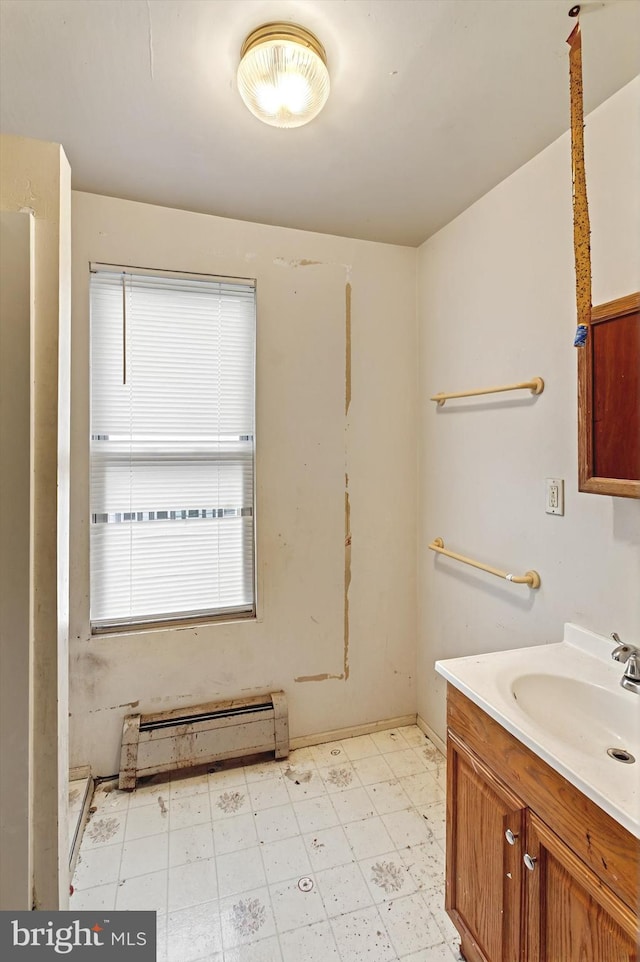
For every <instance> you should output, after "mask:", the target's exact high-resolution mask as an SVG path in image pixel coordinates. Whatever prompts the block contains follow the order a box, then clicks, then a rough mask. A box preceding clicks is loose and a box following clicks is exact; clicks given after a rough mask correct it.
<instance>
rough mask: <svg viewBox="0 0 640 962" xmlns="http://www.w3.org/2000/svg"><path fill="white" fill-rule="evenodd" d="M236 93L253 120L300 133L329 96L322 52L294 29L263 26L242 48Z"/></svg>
mask: <svg viewBox="0 0 640 962" xmlns="http://www.w3.org/2000/svg"><path fill="white" fill-rule="evenodd" d="M238 90H239V91H240V96H241V97H242V99H243V100H244V102H245V104H246V105H247V107H248V108H249V110H250V111H251V113H252V114H254V115H255V116H256V117H258V118H259V119H260V120H262V121H264V123H265V124H270V125H271V126H272V127H301V126H302V125H303V124H307V123H309V121H310V120H313V118H314V117H317V115H318V114H319V113H320V111H321V110H322V108H323V107H324V105H325V103H326V101H327V97H328V96H329V71H328V70H327V55H326V53H325V51H324V47H323V46H322V44H321V43H320V41H319V40H318V39H317V37H314V35H313V34H312V33H310V32H309V31H308V30H305V29H304V27H299V26H297V25H296V24H293V23H265V24H264V25H263V26H262V27H258V29H257V30H254V31H253V33H251V34H249V36H248V37H247V39H246V40H245V42H244V43H243V45H242V51H241V53H240V65H239V67H238Z"/></svg>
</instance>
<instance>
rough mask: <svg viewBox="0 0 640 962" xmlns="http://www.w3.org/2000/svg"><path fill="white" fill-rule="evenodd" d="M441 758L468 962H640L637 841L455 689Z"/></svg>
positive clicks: (450, 865)
mask: <svg viewBox="0 0 640 962" xmlns="http://www.w3.org/2000/svg"><path fill="white" fill-rule="evenodd" d="M447 752H448V772H447V780H448V783H447V869H446V901H445V907H446V909H447V912H448V913H449V916H450V917H451V920H452V921H453V923H454V925H455V926H456V928H457V929H458V932H459V933H460V937H461V949H462V953H463V955H464V957H465V958H466V959H467V962H637V960H638V917H637V911H638V898H639V890H638V888H639V870H640V859H639V843H638V840H637V839H635V838H634V837H633V836H632V835H631V833H629V832H628V831H627V830H626V829H625V828H624V827H623V826H621V825H620V824H619V823H618V822H616V821H615V819H613V818H611V817H610V816H609V815H607V814H606V813H605V812H603V811H602V809H600V808H599V807H598V806H597V805H596V804H595V803H594V802H592V801H591V800H590V799H588V798H586V796H584V795H583V794H582V793H581V792H580V791H579V790H578V789H576V788H575V787H574V786H573V785H571V784H570V783H569V782H567V781H566V780H565V779H564V778H563V777H562V776H561V775H559V774H558V773H557V772H556V771H555V770H553V769H552V768H551V767H550V766H548V765H547V764H546V763H545V762H543V761H542V759H540V758H538V756H536V755H535V754H534V753H533V752H531V751H530V750H529V749H528V748H527V747H526V746H525V745H523V744H522V743H521V742H519V741H518V740H517V739H516V738H514V737H513V736H512V735H511V734H510V733H509V732H507V731H506V730H505V729H504V728H502V726H500V725H499V724H498V723H497V722H495V721H494V720H493V719H491V718H490V717H489V716H488V715H486V714H485V713H484V712H483V711H482V710H481V709H479V708H478V707H477V706H476V705H474V704H473V703H472V702H471V701H469V699H467V698H465V696H464V695H462V694H461V693H460V692H459V691H457V690H456V689H455V688H453V687H452V686H449V697H448V732H447ZM525 856H527V862H528V866H529V867H526V864H525Z"/></svg>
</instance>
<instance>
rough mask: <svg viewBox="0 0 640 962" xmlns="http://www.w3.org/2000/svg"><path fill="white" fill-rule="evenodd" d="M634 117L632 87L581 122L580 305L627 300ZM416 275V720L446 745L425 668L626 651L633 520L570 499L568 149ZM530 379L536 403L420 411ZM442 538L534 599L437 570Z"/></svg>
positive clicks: (435, 247)
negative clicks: (464, 659)
mask: <svg viewBox="0 0 640 962" xmlns="http://www.w3.org/2000/svg"><path fill="white" fill-rule="evenodd" d="M639 101H640V79H636V80H635V81H633V82H632V83H631V84H629V85H628V86H626V87H625V88H623V89H622V90H620V91H619V92H618V93H616V94H615V95H614V96H613V97H611V98H610V99H609V100H608V101H606V102H605V103H604V104H602V105H601V106H600V107H599V108H598V109H597V110H596V111H594V112H593V113H592V114H591V115H590V116H589V117H588V118H587V123H586V131H585V139H586V170H587V187H588V194H589V207H590V214H591V230H592V263H593V303H594V304H599V303H602V302H604V301H608V300H612V299H614V298H617V297H621V296H622V295H625V294H629V293H631V292H632V291H637V290H638V289H640V216H639V211H640V179H639V177H638V172H639V171H640V127H639V126H638V103H639ZM418 273H419V294H418V300H419V304H418V316H419V327H420V336H419V339H420V347H419V358H420V375H419V381H420V387H419V391H420V469H419V486H418V503H419V514H420V520H419V542H418V558H419V565H418V571H419V573H418V597H419V614H418V624H419V629H418V639H419V640H418V711H419V714H420V715H421V716H422V717H423V718H424V719H425V720H426V721H427V723H428V724H429V725H430V726H431V727H432V728H433V729H434V730H435V731H436V732H437V733H438V734H439V735H440V736H444V731H445V690H444V689H445V686H444V683H443V682H442V680H441V679H440V678H439V676H436V675H435V673H434V670H433V664H434V661H435V660H436V659H438V658H446V657H454V656H458V655H467V654H473V653H476V652H486V651H491V650H502V649H509V648H519V647H523V646H527V645H537V644H541V643H546V642H554V641H558V640H561V637H562V630H563V624H564V622H566V621H574V622H576V623H578V624H580V625H584V626H586V627H588V628H591V629H593V630H595V631H598V632H602V633H604V634H608V633H610V632H612V631H618V632H619V634H620V635H621V637H622V638H623V639H627V640H629V641H631V642H635V643H636V644H638V643H639V642H640V598H639V590H638V586H639V585H640V571H639V563H638V561H639V550H638V545H639V544H640V503H639V502H637V501H630V500H626V499H622V498H610V497H604V496H598V495H592V494H579V493H578V484H577V402H576V394H577V387H576V364H577V361H576V349H575V348H574V347H573V335H574V332H575V325H576V311H575V286H574V285H575V280H574V277H575V275H574V266H573V246H572V208H571V160H570V141H569V135H568V134H567V135H565V136H563V137H561V138H560V139H559V140H558V141H557V142H555V143H554V144H552V145H551V146H550V147H549V148H548V149H546V150H545V151H543V152H542V153H541V154H539V155H538V156H537V157H535V158H534V159H533V160H532V161H531V162H530V163H528V164H526V165H525V166H524V167H522V168H521V169H520V170H518V171H517V172H516V173H514V174H513V175H512V176H511V177H509V178H508V179H507V180H505V181H504V182H503V183H501V184H500V185H499V186H497V187H496V188H495V189H494V190H492V191H491V192H490V193H489V194H487V195H486V196H485V197H483V198H482V199H481V200H480V201H478V202H477V203H476V204H475V205H474V206H473V207H471V208H469V209H468V210H467V211H465V212H464V213H463V214H461V215H460V216H459V217H458V218H457V219H456V220H454V221H453V222H452V223H451V224H449V225H448V226H447V227H445V228H444V229H443V230H441V231H440V232H439V233H438V234H436V235H435V236H433V237H432V238H430V240H428V241H427V242H426V243H425V244H423V245H422V247H421V248H420V250H419V268H418ZM537 375H539V376H541V377H543V378H544V380H545V384H546V387H545V390H544V393H543V394H542V395H541V396H539V397H538V398H532V397H531V396H530V395H529V394H525V393H518V394H515V393H514V394H508V395H502V396H500V395H498V396H494V397H493V398H485V399H481V398H476V399H469V400H466V401H465V400H461V401H451V402H447V404H446V405H445V407H444V408H442V409H437V408H436V405H435V404H434V403H433V402H431V401H429V395H431V394H434V393H436V392H437V391H456V390H465V389H467V388H474V387H482V386H488V385H492V384H501V383H504V384H508V383H513V382H514V381H520V380H527V379H528V378H531V377H533V376H537ZM546 477H561V478H564V479H565V515H564V517H554V516H551V515H547V514H545V512H544V479H545V478H546ZM438 536H440V537H442V538H443V539H444V542H445V545H446V546H447V547H449V548H451V550H453V551H458V552H460V553H462V554H467V555H470V556H471V557H476V558H478V559H481V560H484V561H485V562H487V563H489V564H493V565H495V566H496V567H498V568H503V569H505V570H512V571H514V572H517V573H523V572H524V571H525V570H527V569H529V568H535V569H536V570H538V571H539V573H540V575H541V578H542V587H541V588H540V590H539V591H529V589H528V588H526V587H517V586H514V585H509V584H507V583H506V582H500V581H498V580H497V579H495V578H492V577H491V576H489V575H486V574H483V573H481V572H479V571H476V570H474V569H472V568H469V567H465V566H461V565H460V564H458V563H456V562H454V561H451V560H448V559H446V558H442V557H436V555H435V554H434V553H433V552H430V551H428V550H427V545H428V543H429V542H430V541H431V540H432V539H433V538H435V537H438Z"/></svg>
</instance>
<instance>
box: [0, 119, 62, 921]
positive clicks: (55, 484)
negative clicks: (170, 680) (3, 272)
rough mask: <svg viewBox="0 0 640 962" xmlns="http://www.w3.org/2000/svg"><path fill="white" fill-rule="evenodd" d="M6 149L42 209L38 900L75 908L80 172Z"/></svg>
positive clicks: (36, 482) (36, 402)
mask: <svg viewBox="0 0 640 962" xmlns="http://www.w3.org/2000/svg"><path fill="white" fill-rule="evenodd" d="M0 150H1V160H2V176H1V177H0V208H1V209H2V210H6V211H21V210H26V211H31V212H32V213H33V215H34V217H35V225H34V288H33V293H34V310H33V321H32V330H31V352H32V354H31V369H29V367H28V366H25V365H24V363H23V365H22V368H23V369H22V371H21V374H22V377H23V378H26V379H27V382H28V383H29V386H30V390H31V392H32V395H31V433H30V437H29V436H28V435H27V437H26V438H24V437H23V438H22V444H23V445H24V443H26V444H27V445H30V457H31V464H32V471H33V484H32V487H31V491H30V493H29V497H30V509H31V510H30V525H31V538H32V542H31V550H32V555H31V571H30V575H31V588H30V591H31V597H30V607H31V617H30V631H31V645H32V649H31V651H32V656H33V665H32V679H33V687H32V692H31V695H32V710H33V772H32V792H33V798H34V800H35V801H34V805H33V825H32V847H33V853H32V855H33V892H32V896H33V905H34V906H35V907H36V908H39V909H46V910H52V909H58V908H60V909H63V908H65V907H66V905H67V904H68V897H69V842H68V829H67V794H68V771H69V765H68V608H69V604H68V564H69V561H68V549H69V443H68V439H69V363H70V341H69V338H70V303H69V299H70V276H71V263H70V253H71V251H70V248H71V237H70V209H71V171H70V169H69V164H68V162H67V158H66V157H65V154H64V151H63V150H62V148H61V147H60V145H59V144H49V143H43V142H41V141H35V140H27V139H25V138H22V137H9V136H6V135H3V136H2V137H1V138H0ZM4 454H5V452H4V450H3V455H4ZM3 510H4V508H3ZM8 510H12V509H11V508H9V509H8ZM2 551H3V552H4V551H9V552H10V553H11V551H12V547H11V543H5V542H4V539H3V544H2ZM9 563H11V558H10V559H9ZM14 641H15V643H16V644H17V643H21V644H22V643H24V639H21V638H19V637H17V636H16V637H15V639H14ZM10 643H11V639H10ZM14 655H15V652H14ZM21 696H22V697H23V698H24V699H25V700H27V701H28V700H29V692H28V691H23V692H21ZM23 722H24V719H23ZM23 722H22V723H23ZM23 765H28V758H26V757H25V759H24V760H23ZM2 777H3V779H5V778H11V777H12V775H11V773H10V772H9V773H7V772H6V771H5V767H4V757H3V771H2ZM30 905H31V901H30Z"/></svg>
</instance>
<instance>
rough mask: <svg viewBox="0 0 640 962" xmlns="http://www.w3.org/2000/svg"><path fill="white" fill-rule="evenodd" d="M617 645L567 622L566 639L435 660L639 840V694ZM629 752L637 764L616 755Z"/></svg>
mask: <svg viewBox="0 0 640 962" xmlns="http://www.w3.org/2000/svg"><path fill="white" fill-rule="evenodd" d="M614 647H615V642H613V641H611V639H610V638H606V637H604V636H602V635H597V634H595V632H592V631H588V630H587V629H585V628H580V627H579V626H577V625H571V624H566V625H565V632H564V640H563V641H561V642H558V643H556V644H551V645H539V646H536V647H535V648H518V649H514V650H511V651H498V652H492V653H490V654H484V655H469V656H467V657H463V658H448V659H446V660H444V661H437V662H436V666H435V667H436V671H437V672H438V673H439V674H440V675H442V676H443V678H446V680H447V681H448V682H449V683H450V684H452V685H453V686H454V687H455V688H457V689H458V690H459V691H461V692H462V693H463V694H464V695H466V696H467V698H469V699H470V700H471V701H472V702H474V703H475V704H476V705H478V707H479V708H482V709H483V711H485V712H486V713H487V715H490V716H491V718H493V719H495V721H497V722H499V723H500V724H501V725H502V726H503V727H504V728H506V729H507V731H509V732H511V734H512V735H514V736H515V737H516V738H517V739H518V740H519V741H521V742H522V743H523V744H525V745H526V746H527V747H528V748H530V749H531V751H533V752H535V754H536V755H538V756H539V757H540V758H542V759H544V761H545V762H547V763H548V764H549V765H550V766H551V767H552V768H554V769H555V770H556V771H557V772H559V773H560V774H561V775H563V776H564V777H565V778H566V779H567V781H569V782H571V784H572V785H575V786H576V788H579V789H580V791H581V792H583V793H584V794H585V795H586V796H587V797H588V798H590V799H591V800H592V801H594V802H595V803H596V804H597V805H599V806H600V807H601V808H602V809H604V811H606V812H607V813H608V814H609V815H611V816H612V817H613V818H615V819H616V821H618V822H619V823H620V824H621V825H624V827H625V828H626V829H628V830H629V831H630V832H632V833H633V834H634V835H635V836H636V837H637V838H640V791H639V789H640V694H636V693H635V692H630V691H626V690H625V689H623V688H622V687H621V686H620V679H621V678H622V675H623V672H624V665H622V664H619V663H618V662H615V661H613V660H612V658H611V651H612V650H613V648H614ZM607 748H624V749H626V750H627V751H629V752H631V753H632V754H633V755H634V756H635V758H636V762H635V763H634V764H624V763H622V762H619V761H616V760H614V759H613V758H610V757H609V756H608V755H607V753H606V750H607Z"/></svg>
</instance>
